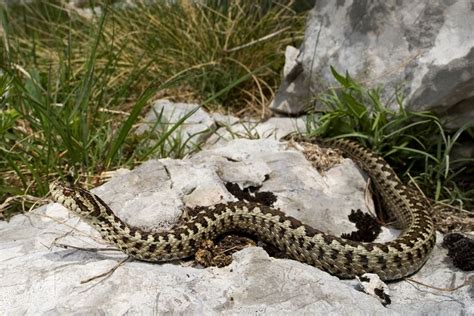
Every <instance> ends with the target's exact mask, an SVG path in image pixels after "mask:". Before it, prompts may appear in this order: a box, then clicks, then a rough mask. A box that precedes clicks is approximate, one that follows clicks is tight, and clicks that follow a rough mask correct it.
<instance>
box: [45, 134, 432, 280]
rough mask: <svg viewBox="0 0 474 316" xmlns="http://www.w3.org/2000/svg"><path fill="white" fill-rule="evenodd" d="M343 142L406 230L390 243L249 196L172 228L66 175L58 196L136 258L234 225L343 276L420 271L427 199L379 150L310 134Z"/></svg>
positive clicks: (425, 249)
mask: <svg viewBox="0 0 474 316" xmlns="http://www.w3.org/2000/svg"><path fill="white" fill-rule="evenodd" d="M310 141H311V142H313V143H316V142H318V144H322V145H324V146H328V147H333V148H337V149H339V150H340V151H342V152H343V153H344V154H345V155H346V156H348V157H349V158H351V159H352V160H354V161H355V162H356V164H357V165H358V166H359V167H360V168H361V169H362V170H364V171H365V172H366V173H367V174H368V176H369V177H370V179H371V182H372V184H373V186H374V187H375V190H376V191H377V193H378V194H379V196H380V199H381V200H382V205H383V207H384V209H385V211H386V212H387V213H389V214H391V215H392V217H393V218H394V224H395V227H397V228H399V229H400V230H401V232H400V234H399V235H398V236H397V237H396V238H395V239H393V240H391V241H387V242H383V243H382V242H360V241H352V240H348V239H344V238H341V237H338V236H334V235H331V234H328V233H325V232H322V231H320V230H317V229H315V228H313V227H311V226H309V225H306V224H304V223H302V222H300V221H299V220H297V219H296V218H293V217H290V216H287V215H285V213H284V212H283V211H282V210H280V209H277V208H273V207H270V206H267V205H263V204H260V203H256V202H249V201H246V200H241V201H235V202H227V203H220V204H216V205H213V206H205V207H200V208H199V209H198V212H196V213H195V214H194V215H193V216H191V217H190V218H189V219H188V220H186V221H185V222H182V223H178V224H176V225H175V226H173V227H172V228H171V229H169V230H167V231H161V232H151V231H146V230H142V229H140V228H137V227H131V226H129V225H128V224H126V223H125V222H124V221H122V220H121V219H120V218H119V217H117V216H116V215H115V214H114V212H113V211H112V210H111V208H110V207H109V206H108V205H107V204H106V203H105V202H104V201H103V200H102V199H101V198H99V197H98V196H97V195H95V194H93V193H91V192H89V191H87V190H85V189H83V188H81V187H79V186H74V185H72V184H70V183H67V182H61V181H60V180H55V181H52V182H51V183H50V192H51V195H52V197H53V199H54V200H55V201H56V202H58V203H60V204H62V205H63V206H64V207H66V208H67V209H68V210H69V211H70V212H72V213H74V214H75V215H78V216H79V217H80V218H81V219H82V220H83V221H85V222H87V223H88V224H89V225H91V226H92V227H93V228H94V229H95V230H97V231H98V232H99V233H100V235H101V236H102V238H103V239H104V240H105V241H106V242H107V243H109V244H112V245H114V246H115V247H117V248H118V249H119V250H121V251H123V252H124V253H125V254H127V255H129V256H130V257H132V258H135V259H138V260H140V261H147V262H166V261H173V260H178V259H184V258H189V257H192V256H193V255H194V254H195V252H196V251H197V250H198V249H199V246H200V244H201V243H202V242H203V241H205V240H213V239H215V238H217V237H219V236H220V235H223V234H226V233H230V232H242V233H247V234H250V235H253V236H255V237H257V238H258V239H260V240H262V241H264V242H266V243H269V244H271V245H273V246H274V247H276V248H277V249H279V250H280V251H282V252H283V253H284V254H285V255H286V256H287V257H289V258H290V259H294V260H297V261H300V262H303V263H306V264H309V265H312V266H315V267H317V268H319V269H322V270H324V271H326V272H328V273H330V274H332V275H334V276H337V277H339V278H342V279H352V278H355V277H358V276H361V275H363V274H365V273H375V274H377V275H378V276H379V277H380V279H382V280H385V281H391V280H399V279H403V278H405V277H407V276H410V275H412V274H414V273H415V272H417V271H418V270H419V269H420V268H421V267H422V266H423V265H424V263H425V262H426V261H427V259H428V257H429V254H430V252H431V250H432V249H433V247H434V245H435V243H436V228H435V225H434V222H433V220H432V218H431V216H430V212H429V211H430V209H429V206H428V203H427V202H426V201H425V200H424V199H423V197H422V195H421V194H419V193H417V192H416V191H414V190H412V189H410V188H408V187H407V186H405V185H404V184H403V183H402V182H401V180H400V179H399V177H398V176H397V175H396V173H395V172H394V170H393V169H392V168H391V167H390V165H389V164H388V163H387V162H386V161H385V160H384V159H383V158H382V157H381V156H379V155H377V154H375V153H374V152H373V151H371V150H369V149H367V148H366V147H364V146H362V145H361V144H360V143H358V142H356V141H353V140H349V139H344V138H340V139H333V140H317V141H316V140H314V139H311V140H310Z"/></svg>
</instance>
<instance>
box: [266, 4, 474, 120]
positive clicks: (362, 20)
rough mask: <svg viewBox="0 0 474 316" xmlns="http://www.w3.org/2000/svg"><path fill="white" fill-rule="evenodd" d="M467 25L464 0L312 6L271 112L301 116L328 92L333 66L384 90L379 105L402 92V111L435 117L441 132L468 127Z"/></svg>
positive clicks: (471, 60)
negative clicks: (429, 113)
mask: <svg viewBox="0 0 474 316" xmlns="http://www.w3.org/2000/svg"><path fill="white" fill-rule="evenodd" d="M472 21H474V11H473V10H472V3H470V2H469V1H464V0H452V1H436V2H434V3H429V4H428V3H424V2H417V1H412V2H410V1H395V0H393V1H381V2H373V1H318V2H317V3H316V5H315V7H314V8H313V10H312V12H311V15H310V18H309V23H308V24H307V28H306V31H305V39H304V42H303V44H302V46H301V49H300V54H299V55H298V57H297V58H296V62H295V60H294V57H289V56H287V58H288V59H289V61H287V62H288V63H290V64H292V65H293V67H291V70H290V71H288V74H287V75H286V76H285V78H284V80H283V83H282V85H281V87H280V89H279V91H278V93H277V95H276V96H275V100H274V102H273V103H272V105H271V109H272V110H274V111H276V112H280V113H289V114H297V113H301V112H302V111H303V110H305V109H306V108H307V107H308V106H310V105H311V101H312V100H313V98H314V97H315V96H317V95H319V94H320V93H321V92H324V91H326V90H327V89H328V88H329V87H333V86H335V80H334V78H333V76H332V74H331V71H330V66H333V67H335V69H336V70H338V71H339V72H340V73H343V74H344V73H345V72H346V71H348V72H349V73H350V74H351V76H352V77H354V78H355V79H356V80H358V81H359V82H362V83H364V84H365V85H368V86H371V87H374V86H380V85H382V86H384V87H385V91H386V95H385V99H387V98H388V97H389V96H391V95H393V93H394V91H395V89H396V88H397V87H402V88H403V89H402V92H403V93H404V95H405V97H406V105H407V107H408V109H410V110H416V111H420V110H433V111H436V112H437V113H439V114H440V115H443V116H444V118H445V121H446V125H447V126H448V127H451V128H458V127H460V126H462V125H463V124H465V123H468V122H472V121H474V36H472V34H474V23H473V22H472ZM292 56H294V54H292ZM317 106H318V107H320V105H317ZM391 106H392V107H396V104H394V103H392V104H391Z"/></svg>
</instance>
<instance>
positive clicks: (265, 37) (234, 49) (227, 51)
mask: <svg viewBox="0 0 474 316" xmlns="http://www.w3.org/2000/svg"><path fill="white" fill-rule="evenodd" d="M289 28H290V27H289V26H287V27H285V28H283V29H281V30H278V31H276V32H273V33H271V34H268V35H265V36H263V37H260V38H259V39H256V40H254V41H251V42H249V43H247V44H244V45H240V46H237V47H233V48H230V49H226V50H224V52H226V53H231V52H235V51H237V50H239V49H242V48H246V47H249V46H252V45H254V44H257V43H260V42H263V41H265V40H267V39H270V38H272V37H275V36H277V35H278V34H280V33H283V32H285V31H286V30H288V29H289Z"/></svg>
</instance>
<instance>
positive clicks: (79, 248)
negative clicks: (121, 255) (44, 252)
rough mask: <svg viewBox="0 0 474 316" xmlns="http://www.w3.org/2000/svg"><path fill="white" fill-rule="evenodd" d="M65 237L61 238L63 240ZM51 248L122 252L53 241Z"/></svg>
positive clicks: (114, 249)
mask: <svg viewBox="0 0 474 316" xmlns="http://www.w3.org/2000/svg"><path fill="white" fill-rule="evenodd" d="M62 237H63V236H61V238H62ZM51 246H56V247H60V248H64V249H76V250H82V251H89V252H99V251H118V252H121V250H120V249H117V248H96V247H87V248H86V247H78V246H73V245H68V244H63V243H58V242H56V241H53V243H52V244H51Z"/></svg>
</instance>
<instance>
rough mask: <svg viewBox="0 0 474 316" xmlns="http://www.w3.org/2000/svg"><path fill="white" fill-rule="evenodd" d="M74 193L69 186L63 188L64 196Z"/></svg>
mask: <svg viewBox="0 0 474 316" xmlns="http://www.w3.org/2000/svg"><path fill="white" fill-rule="evenodd" d="M73 194H74V191H73V190H71V189H69V188H64V189H63V195H64V196H72V195H73Z"/></svg>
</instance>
